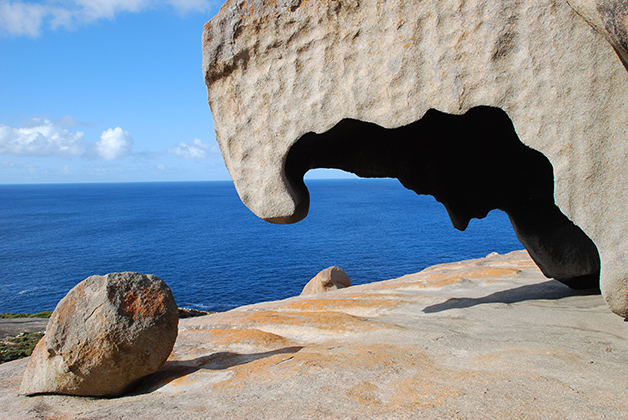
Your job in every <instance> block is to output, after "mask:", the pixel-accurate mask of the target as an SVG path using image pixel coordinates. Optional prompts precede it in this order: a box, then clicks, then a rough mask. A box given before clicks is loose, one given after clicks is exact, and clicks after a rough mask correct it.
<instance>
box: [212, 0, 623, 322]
mask: <svg viewBox="0 0 628 420" xmlns="http://www.w3.org/2000/svg"><path fill="white" fill-rule="evenodd" d="M570 3H571V4H573V5H574V7H575V8H576V10H578V12H579V13H581V14H582V16H584V17H585V18H586V19H587V20H588V21H589V22H590V23H591V25H592V26H593V27H594V28H596V29H598V30H599V31H600V33H601V34H602V35H601V34H600V33H598V32H596V31H595V30H593V29H592V28H591V26H589V25H588V24H587V22H585V20H584V19H582V18H581V17H580V16H578V14H577V13H576V12H575V11H574V10H573V9H572V8H571V7H570V6H569V5H568V4H567V2H566V1H563V0H534V1H527V2H520V1H518V0H472V1H461V0H429V1H421V2H406V1H401V0H391V1H386V2H381V1H376V0H366V1H355V0H340V1H332V0H327V1H278V2H265V1H262V0H251V1H246V2H242V1H239V0H229V1H227V2H226V3H225V5H224V6H223V7H222V9H221V11H220V13H219V14H218V15H217V16H216V17H215V18H214V19H212V21H211V22H209V23H208V24H207V25H206V27H205V32H204V38H203V39H204V40H203V57H204V58H203V60H204V61H203V63H204V71H205V75H206V83H207V86H208V94H209V95H208V98H209V104H210V106H211V110H212V114H213V117H214V121H215V128H216V134H217V140H218V142H219V144H220V147H221V150H222V152H223V156H224V158H225V162H226V165H227V168H228V169H229V172H230V174H231V176H232V178H233V181H234V183H235V186H236V188H237V190H238V193H239V195H240V197H241V199H242V201H243V202H244V203H245V204H246V205H247V206H248V207H249V208H250V209H251V210H252V211H253V212H255V213H256V214H257V215H258V216H259V217H261V218H263V219H266V220H268V221H271V222H277V223H291V222H295V221H298V220H300V219H302V218H303V217H305V216H306V214H307V210H308V205H309V195H308V192H307V188H306V187H305V185H304V184H303V181H302V176H303V173H304V172H305V171H307V170H309V169H311V168H316V167H332V168H340V169H344V170H348V171H352V172H355V173H357V174H358V175H360V176H370V177H378V176H379V177H381V176H388V177H396V178H399V179H400V180H401V181H402V183H403V184H404V185H405V186H407V187H408V188H410V189H413V190H415V191H417V192H419V193H428V194H433V195H434V196H435V197H436V198H437V199H438V200H439V201H441V202H442V203H443V204H444V205H445V206H446V207H447V210H448V211H449V214H450V215H451V218H452V222H453V223H454V225H455V226H456V227H458V228H460V229H464V228H465V226H466V223H468V220H469V218H472V217H483V216H484V215H485V214H486V212H488V211H489V210H491V209H492V208H500V209H503V210H505V211H506V212H508V214H509V216H510V217H511V220H512V221H513V226H514V228H515V230H516V232H517V235H518V236H519V238H520V239H521V241H522V243H523V244H524V246H525V247H526V249H527V250H528V251H529V252H530V254H531V255H532V257H533V258H534V259H535V261H536V262H537V264H538V265H539V267H540V268H541V269H542V270H543V272H544V273H545V274H546V275H547V276H549V277H553V278H557V279H559V280H561V281H563V282H565V283H566V284H568V285H570V286H572V287H584V288H586V287H593V286H597V285H598V278H599V279H601V280H600V282H601V284H600V287H601V289H602V292H603V294H604V297H605V299H606V301H607V303H608V305H609V307H610V308H611V310H612V311H614V312H615V313H617V314H619V315H621V316H623V317H626V316H628V266H627V263H626V261H628V222H627V221H628V206H627V205H626V203H627V194H626V192H627V187H626V186H627V185H628V169H627V168H628V165H627V164H626V163H627V162H626V159H627V158H626V156H628V141H626V136H627V135H628V133H627V131H626V127H628V72H627V71H626V69H625V68H624V66H623V65H622V61H621V60H620V58H619V57H618V55H617V53H616V52H615V48H617V49H618V50H619V51H620V53H621V54H624V53H622V52H621V51H622V50H621V48H623V47H625V44H626V42H625V39H628V36H626V33H628V32H626V31H625V27H626V24H625V22H626V19H625V16H626V11H625V5H624V2H615V1H608V0H597V1H594V0H573V1H571V0H570ZM605 38H606V39H605ZM607 40H608V41H610V43H609V42H607ZM611 44H612V46H611ZM528 147H529V148H532V149H533V150H530V149H529V148H528ZM538 152H540V153H538ZM522 157H525V159H523V158H522ZM456 168H457V169H456ZM450 169H451V170H450ZM413 171H414V172H413ZM554 203H555V204H554ZM417 217H420V215H417ZM572 222H573V223H575V225H576V226H574V225H573V223H572ZM580 229H581V230H580ZM591 240H592V242H591Z"/></svg>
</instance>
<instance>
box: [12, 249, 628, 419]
mask: <svg viewBox="0 0 628 420" xmlns="http://www.w3.org/2000/svg"><path fill="white" fill-rule="evenodd" d="M179 328H180V332H179V336H178V338H177V343H176V344H175V346H174V349H173V352H172V355H171V356H170V358H169V360H168V361H167V362H166V364H165V365H164V366H163V367H162V368H161V369H159V370H158V371H157V372H156V373H155V374H154V375H151V376H149V377H147V378H145V379H144V380H143V381H142V382H141V383H140V384H139V385H138V386H137V388H135V390H134V391H133V392H132V393H131V394H126V395H124V396H123V397H121V398H112V399H85V398H72V397H67V396H58V395H39V396H35V397H24V396H19V395H18V387H19V382H20V379H21V375H22V373H23V372H24V369H25V366H26V361H25V360H18V361H14V362H10V363H6V364H3V365H0V418H2V419H4V418H7V419H12V420H22V419H36V418H50V419H57V420H65V419H75V418H81V419H103V418H107V419H109V418H113V419H127V418H128V419H151V420H159V419H165V420H187V419H190V420H196V419H199V418H202V419H217V420H224V419H249V420H257V419H276V420H282V419H291V420H292V419H325V420H327V419H367V420H370V419H377V420H380V419H395V420H396V419H425V420H442V419H469V420H471V419H472V420H476V419H480V420H481V419H543V420H563V419H566V418H569V419H583V420H584V419H587V420H588V419H602V418H608V419H626V418H627V414H626V413H628V391H627V389H626V386H625V383H626V360H627V358H628V340H626V338H627V337H628V330H627V328H628V325H627V324H626V323H624V322H623V321H622V320H621V319H620V318H619V317H617V316H615V315H613V314H612V313H610V312H609V311H608V310H607V308H606V305H605V304H604V301H603V299H602V297H601V296H600V295H590V294H584V293H582V292H578V291H575V290H572V289H569V288H568V287H567V286H565V285H563V284H561V283H559V282H557V281H554V280H547V279H545V278H544V277H543V276H542V274H541V272H540V271H539V270H538V268H536V267H535V265H534V263H533V262H532V260H530V259H529V258H528V256H527V254H526V253H525V252H522V251H519V252H515V253H511V254H507V255H491V256H490V257H487V258H482V259H478V260H471V261H462V262H457V263H451V264H442V265H438V266H434V267H430V268H428V269H426V270H424V271H422V272H420V273H417V274H410V275H407V276H404V277H401V278H398V279H393V280H386V281H381V282H376V283H371V284H366V285H353V286H351V287H349V288H345V289H340V290H335V291H330V292H327V293H324V294H320V295H310V296H299V297H294V298H290V299H286V300H283V301H278V302H266V303H259V304H255V305H250V306H245V307H241V308H237V309H234V310H232V311H229V312H224V313H217V314H213V315H208V316H204V317H199V318H188V319H184V320H181V321H180V324H179Z"/></svg>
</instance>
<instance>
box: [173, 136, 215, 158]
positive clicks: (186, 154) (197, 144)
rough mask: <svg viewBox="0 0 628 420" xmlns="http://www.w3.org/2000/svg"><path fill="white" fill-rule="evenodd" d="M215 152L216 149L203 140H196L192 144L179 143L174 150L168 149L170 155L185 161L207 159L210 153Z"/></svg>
mask: <svg viewBox="0 0 628 420" xmlns="http://www.w3.org/2000/svg"><path fill="white" fill-rule="evenodd" d="M215 152H216V150H215V147H212V146H211V145H210V144H208V143H203V142H202V141H201V139H194V141H193V142H192V143H185V142H183V143H179V144H178V145H177V146H175V147H173V148H172V149H168V153H171V154H173V155H176V156H179V157H182V158H183V159H207V156H208V155H209V153H215Z"/></svg>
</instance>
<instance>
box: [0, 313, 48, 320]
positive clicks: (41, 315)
mask: <svg viewBox="0 0 628 420" xmlns="http://www.w3.org/2000/svg"><path fill="white" fill-rule="evenodd" d="M50 315H52V312H37V313H36V314H26V313H20V314H14V313H12V312H3V313H0V319H15V318H50Z"/></svg>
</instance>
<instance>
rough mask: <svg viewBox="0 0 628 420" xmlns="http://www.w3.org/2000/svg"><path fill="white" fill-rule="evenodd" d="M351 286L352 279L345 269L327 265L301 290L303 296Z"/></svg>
mask: <svg viewBox="0 0 628 420" xmlns="http://www.w3.org/2000/svg"><path fill="white" fill-rule="evenodd" d="M349 286H351V279H350V278H349V276H348V275H347V273H345V271H344V270H343V269H342V268H340V267H337V266H335V265H334V266H331V267H327V268H326V269H324V270H323V271H321V272H320V273H318V274H317V275H316V276H314V278H312V279H311V280H310V281H309V282H307V284H306V285H305V287H304V288H303V291H302V292H301V296H305V295H314V294H316V293H322V292H329V291H331V290H338V289H343V288H345V287H349Z"/></svg>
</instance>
